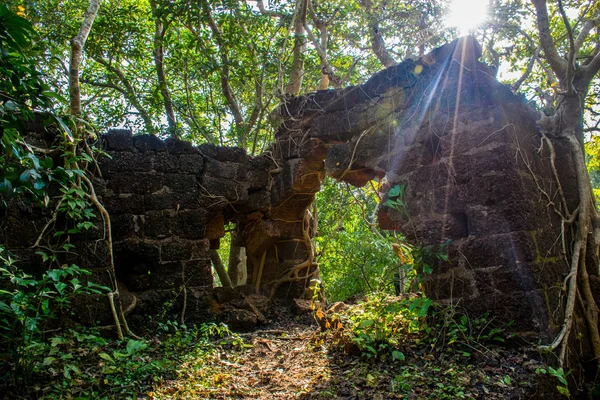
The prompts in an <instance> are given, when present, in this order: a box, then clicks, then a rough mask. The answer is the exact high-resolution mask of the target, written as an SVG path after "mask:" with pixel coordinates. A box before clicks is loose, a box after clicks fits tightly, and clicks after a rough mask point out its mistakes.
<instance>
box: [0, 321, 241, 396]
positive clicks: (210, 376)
mask: <svg viewBox="0 0 600 400" xmlns="http://www.w3.org/2000/svg"><path fill="white" fill-rule="evenodd" d="M148 337H149V338H150V339H146V340H136V339H125V340H123V341H120V340H113V339H107V338H105V337H103V336H102V335H101V334H100V332H99V331H98V330H96V329H80V330H69V331H67V332H64V333H63V334H60V335H56V336H52V337H50V338H49V340H48V341H47V342H45V343H38V345H37V346H38V349H37V350H36V355H37V357H35V360H34V361H33V367H32V375H31V377H30V381H29V382H28V384H27V385H25V386H13V385H10V382H13V383H14V382H15V380H14V379H10V378H11V376H10V375H11V370H10V365H7V366H6V367H8V368H6V369H4V371H2V373H3V375H4V377H5V379H3V381H2V382H3V384H4V385H10V386H9V387H4V388H0V391H1V392H3V393H5V394H10V397H11V398H40V399H84V398H85V399H88V398H94V399H114V398H120V399H128V398H132V399H135V398H138V397H140V396H142V397H146V396H152V391H153V389H154V388H156V387H160V386H161V384H162V383H163V382H165V381H169V380H177V379H179V378H180V377H181V375H182V374H184V373H186V374H189V373H195V376H196V377H198V379H199V382H200V383H201V384H204V385H206V386H210V385H212V384H214V378H215V374H214V373H213V368H212V367H211V365H210V362H209V360H210V359H211V357H213V356H214V354H215V353H216V352H218V351H232V352H233V351H238V350H240V349H243V348H244V343H243V341H242V339H241V338H240V337H239V336H238V335H236V334H234V333H232V332H231V331H230V330H229V329H228V328H227V327H226V326H225V325H219V324H214V323H207V324H201V325H197V326H193V327H186V326H182V325H178V324H177V323H174V322H169V323H167V324H160V325H159V328H158V330H157V331H156V332H153V333H152V334H151V335H149V336H148ZM184 371H185V372H184ZM199 372H201V373H199ZM202 377H203V378H202Z"/></svg>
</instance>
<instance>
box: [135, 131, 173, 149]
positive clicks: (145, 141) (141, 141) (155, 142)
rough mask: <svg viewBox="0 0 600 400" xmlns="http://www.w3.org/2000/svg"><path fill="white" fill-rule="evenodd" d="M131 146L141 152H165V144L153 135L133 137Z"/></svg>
mask: <svg viewBox="0 0 600 400" xmlns="http://www.w3.org/2000/svg"><path fill="white" fill-rule="evenodd" d="M133 145H134V147H135V148H136V149H138V150H139V151H141V152H145V151H165V150H167V145H166V144H165V142H163V141H162V140H160V138H159V137H157V136H155V135H136V136H134V137H133Z"/></svg>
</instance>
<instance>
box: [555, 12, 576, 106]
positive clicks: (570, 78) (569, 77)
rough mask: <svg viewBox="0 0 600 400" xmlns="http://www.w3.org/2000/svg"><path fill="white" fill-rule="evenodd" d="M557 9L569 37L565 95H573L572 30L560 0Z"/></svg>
mask: <svg viewBox="0 0 600 400" xmlns="http://www.w3.org/2000/svg"><path fill="white" fill-rule="evenodd" d="M558 9H559V11H560V15H561V17H562V20H563V23H564V24H565V28H566V29H567V36H568V37H569V59H568V61H567V78H566V84H567V94H572V93H573V75H574V73H575V64H574V61H575V41H574V40H573V29H572V28H571V24H570V23H569V18H567V14H566V13H565V9H564V7H563V4H562V0H558Z"/></svg>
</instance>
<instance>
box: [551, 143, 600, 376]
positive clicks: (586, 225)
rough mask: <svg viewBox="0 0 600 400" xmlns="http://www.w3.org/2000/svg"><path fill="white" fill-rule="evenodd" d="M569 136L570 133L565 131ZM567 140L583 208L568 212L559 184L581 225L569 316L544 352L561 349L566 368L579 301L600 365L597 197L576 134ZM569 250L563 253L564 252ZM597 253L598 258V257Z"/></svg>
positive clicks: (570, 282) (576, 241)
mask: <svg viewBox="0 0 600 400" xmlns="http://www.w3.org/2000/svg"><path fill="white" fill-rule="evenodd" d="M565 133H569V132H565ZM564 137H565V138H566V139H567V141H568V143H569V146H570V151H571V156H572V159H573V162H574V167H575V170H576V173H577V190H578V195H579V207H578V209H577V210H575V211H574V212H573V214H571V213H569V210H568V209H566V207H567V203H566V199H565V197H564V194H563V192H562V187H561V186H560V182H558V185H559V186H558V188H559V191H560V192H561V193H560V194H561V200H562V204H563V207H564V208H565V214H566V215H567V216H569V217H573V218H569V220H571V219H575V218H574V217H575V216H577V225H576V231H575V238H574V243H573V247H572V254H571V259H570V270H569V274H568V275H567V277H566V278H565V283H567V282H568V285H567V301H566V304H565V316H564V320H563V324H562V328H561V330H560V332H559V333H558V335H557V336H556V338H555V339H554V341H553V342H552V343H551V344H549V345H547V346H541V347H540V349H541V350H543V351H554V350H556V349H557V348H558V347H559V346H560V352H559V361H560V364H561V366H562V367H564V366H565V362H566V357H567V350H568V349H567V345H568V342H569V336H570V334H571V331H572V327H573V318H574V314H575V303H576V300H577V299H578V298H579V299H580V300H581V305H582V308H583V310H584V317H585V319H586V322H587V325H588V330H589V334H590V341H591V344H592V348H593V351H594V359H595V360H596V362H597V363H599V364H600V333H599V330H598V313H599V310H598V305H597V303H596V301H595V299H594V296H593V293H592V290H591V287H590V282H589V275H588V272H587V266H586V252H587V247H588V240H589V239H590V228H591V227H592V225H593V222H594V221H597V220H598V216H597V211H596V207H595V201H594V197H593V195H592V190H591V185H590V179H589V176H588V174H587V169H586V165H585V159H584V156H583V151H582V149H581V144H580V143H579V141H578V140H577V138H576V137H575V135H574V134H566V135H564ZM545 142H546V143H547V144H548V147H549V149H550V152H551V158H550V161H551V164H552V169H553V172H554V173H555V179H557V180H558V174H557V173H556V167H555V164H554V160H555V152H554V147H553V146H552V143H551V141H550V140H549V139H547V138H545ZM565 222H569V221H567V220H566V219H564V218H563V225H564V223H565ZM596 239H597V232H596V230H595V229H594V232H593V234H592V237H591V240H596ZM594 244H595V249H597V242H594ZM564 251H565V250H563V252H564ZM597 255H598V253H597V250H596V254H595V256H597Z"/></svg>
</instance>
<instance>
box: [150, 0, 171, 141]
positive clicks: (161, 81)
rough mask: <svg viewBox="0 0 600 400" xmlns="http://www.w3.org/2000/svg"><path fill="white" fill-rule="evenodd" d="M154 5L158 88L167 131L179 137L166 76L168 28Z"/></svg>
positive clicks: (153, 4) (155, 60)
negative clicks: (165, 41) (166, 38)
mask: <svg viewBox="0 0 600 400" xmlns="http://www.w3.org/2000/svg"><path fill="white" fill-rule="evenodd" d="M151 4H152V9H153V11H154V14H155V15H154V25H155V31H154V65H155V66H156V76H157V79H158V87H159V89H160V93H161V95H162V98H163V103H164V106H165V113H166V114H167V123H168V128H167V131H168V132H169V134H170V135H171V137H178V132H177V120H176V119H175V111H174V109H173V101H172V100H171V94H170V92H169V87H168V85H167V77H166V74H165V49H164V45H163V43H164V39H165V34H166V32H167V28H166V27H165V26H164V25H163V23H162V21H161V20H160V16H159V15H157V9H156V4H155V3H154V2H152V3H151Z"/></svg>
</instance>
